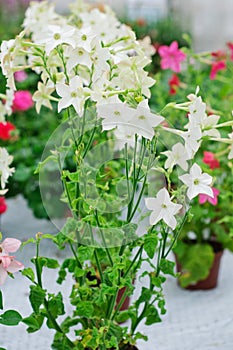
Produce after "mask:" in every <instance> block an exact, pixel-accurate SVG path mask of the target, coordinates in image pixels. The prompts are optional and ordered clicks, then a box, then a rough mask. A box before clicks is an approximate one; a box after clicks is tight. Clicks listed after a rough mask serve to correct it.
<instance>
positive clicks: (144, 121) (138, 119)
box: [129, 100, 164, 140]
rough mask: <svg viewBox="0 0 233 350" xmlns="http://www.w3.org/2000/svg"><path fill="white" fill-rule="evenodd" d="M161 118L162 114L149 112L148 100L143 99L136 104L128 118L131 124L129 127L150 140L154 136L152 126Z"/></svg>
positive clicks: (156, 124)
mask: <svg viewBox="0 0 233 350" xmlns="http://www.w3.org/2000/svg"><path fill="white" fill-rule="evenodd" d="M163 120H164V118H163V117H162V116H160V115H155V114H154V113H151V111H150V108H149V105H148V100H143V101H141V102H140V103H139V104H138V106H137V109H136V110H135V113H134V115H133V116H132V118H131V119H130V121H129V122H130V124H131V125H129V127H132V128H133V129H135V132H136V133H137V134H138V135H141V136H143V137H145V138H148V139H149V140H151V139H152V138H153V136H154V128H155V127H156V126H158V125H159V124H160V123H161V122H162V121H163Z"/></svg>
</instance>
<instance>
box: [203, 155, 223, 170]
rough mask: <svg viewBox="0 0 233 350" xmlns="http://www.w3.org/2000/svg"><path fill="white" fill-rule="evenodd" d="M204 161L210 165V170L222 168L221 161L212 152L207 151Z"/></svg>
mask: <svg viewBox="0 0 233 350" xmlns="http://www.w3.org/2000/svg"><path fill="white" fill-rule="evenodd" d="M202 160H203V162H204V163H205V164H208V165H209V167H210V169H215V168H220V164H219V161H218V159H217V158H215V155H214V153H212V152H207V151H205V152H204V157H203V159H202Z"/></svg>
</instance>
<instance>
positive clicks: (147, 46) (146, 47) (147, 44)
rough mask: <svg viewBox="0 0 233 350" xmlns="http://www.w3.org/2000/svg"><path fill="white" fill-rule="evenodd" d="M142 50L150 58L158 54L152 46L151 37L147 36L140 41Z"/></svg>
mask: <svg viewBox="0 0 233 350" xmlns="http://www.w3.org/2000/svg"><path fill="white" fill-rule="evenodd" d="M138 42H139V44H140V46H141V47H142V50H143V51H144V53H145V55H146V56H147V57H148V58H151V56H153V55H154V54H155V52H156V50H155V48H154V46H153V45H151V38H150V36H149V35H147V36H145V37H144V38H143V39H142V40H138Z"/></svg>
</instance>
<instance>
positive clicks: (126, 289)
mask: <svg viewBox="0 0 233 350" xmlns="http://www.w3.org/2000/svg"><path fill="white" fill-rule="evenodd" d="M128 290H129V287H126V288H125V290H124V293H123V294H122V297H121V300H120V301H119V303H118V304H117V306H116V309H115V311H114V314H113V315H112V317H111V321H113V320H114V319H115V317H116V315H117V314H118V312H119V310H120V309H121V307H122V305H123V304H124V301H125V299H126V297H127V293H128Z"/></svg>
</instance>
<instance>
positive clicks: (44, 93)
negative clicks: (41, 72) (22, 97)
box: [32, 81, 54, 113]
mask: <svg viewBox="0 0 233 350" xmlns="http://www.w3.org/2000/svg"><path fill="white" fill-rule="evenodd" d="M53 91H54V88H49V87H48V86H46V85H44V84H42V83H41V82H40V81H39V83H38V90H37V91H36V92H35V93H34V95H33V96H32V99H33V101H35V102H36V111H37V113H40V109H41V106H45V107H47V108H49V109H52V105H51V102H50V100H49V98H50V95H51V94H52V93H53Z"/></svg>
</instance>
